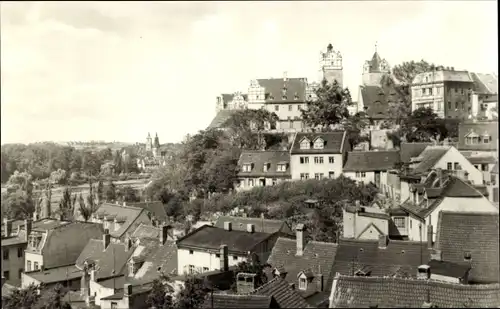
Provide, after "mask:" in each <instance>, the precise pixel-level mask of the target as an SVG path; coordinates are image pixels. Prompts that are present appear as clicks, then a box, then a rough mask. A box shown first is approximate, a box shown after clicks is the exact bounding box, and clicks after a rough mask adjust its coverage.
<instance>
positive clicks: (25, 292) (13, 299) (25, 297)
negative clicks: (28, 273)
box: [2, 283, 40, 309]
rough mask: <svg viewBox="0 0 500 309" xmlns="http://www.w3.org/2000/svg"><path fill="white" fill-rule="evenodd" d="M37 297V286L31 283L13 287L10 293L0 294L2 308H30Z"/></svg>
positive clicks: (36, 300)
mask: <svg viewBox="0 0 500 309" xmlns="http://www.w3.org/2000/svg"><path fill="white" fill-rule="evenodd" d="M39 298H40V295H39V294H38V287H37V286H36V285H34V284H33V283H32V284H30V285H29V286H28V287H26V288H21V289H14V290H13V291H12V293H11V294H10V295H5V296H4V295H2V308H5V309H30V308H33V307H34V306H35V304H36V303H37V302H38V300H39Z"/></svg>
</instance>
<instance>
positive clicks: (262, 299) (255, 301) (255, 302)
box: [202, 293, 275, 309]
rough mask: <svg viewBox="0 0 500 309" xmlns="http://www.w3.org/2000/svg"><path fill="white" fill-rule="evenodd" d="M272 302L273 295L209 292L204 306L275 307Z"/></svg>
mask: <svg viewBox="0 0 500 309" xmlns="http://www.w3.org/2000/svg"><path fill="white" fill-rule="evenodd" d="M272 302H273V297H272V296H266V295H239V294H219V293H214V294H212V295H211V294H210V293H208V295H207V298H206V300H205V303H204V304H203V306H202V308H242V309H243V308H275V306H272ZM274 302H275V301H274Z"/></svg>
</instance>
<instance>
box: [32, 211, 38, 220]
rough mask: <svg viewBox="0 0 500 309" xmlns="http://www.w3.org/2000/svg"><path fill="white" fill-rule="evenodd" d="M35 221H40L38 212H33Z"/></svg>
mask: <svg viewBox="0 0 500 309" xmlns="http://www.w3.org/2000/svg"><path fill="white" fill-rule="evenodd" d="M33 221H38V212H36V211H34V212H33Z"/></svg>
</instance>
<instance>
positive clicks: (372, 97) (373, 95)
mask: <svg viewBox="0 0 500 309" xmlns="http://www.w3.org/2000/svg"><path fill="white" fill-rule="evenodd" d="M360 89H361V96H362V99H363V105H364V107H365V111H364V112H365V113H366V115H367V116H368V117H369V118H375V119H380V118H388V117H390V114H389V103H397V102H398V101H399V96H398V93H397V92H396V90H395V89H394V87H390V86H384V87H379V86H360Z"/></svg>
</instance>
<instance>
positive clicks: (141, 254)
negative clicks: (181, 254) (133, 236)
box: [128, 238, 177, 285]
mask: <svg viewBox="0 0 500 309" xmlns="http://www.w3.org/2000/svg"><path fill="white" fill-rule="evenodd" d="M138 248H140V249H138V250H137V252H134V255H133V256H132V257H131V258H133V259H136V258H139V259H141V260H143V263H142V266H141V267H140V268H139V269H138V270H137V272H136V273H135V274H134V276H133V277H128V279H129V281H130V282H132V283H133V284H134V285H135V284H146V283H150V282H153V281H154V280H155V279H158V278H159V274H160V273H165V274H173V273H175V274H177V246H176V244H175V241H172V240H167V241H166V242H165V243H164V244H163V245H161V244H160V240H159V239H146V238H143V239H141V240H140V242H139V245H138Z"/></svg>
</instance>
